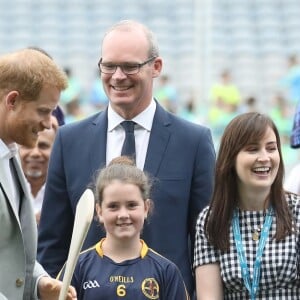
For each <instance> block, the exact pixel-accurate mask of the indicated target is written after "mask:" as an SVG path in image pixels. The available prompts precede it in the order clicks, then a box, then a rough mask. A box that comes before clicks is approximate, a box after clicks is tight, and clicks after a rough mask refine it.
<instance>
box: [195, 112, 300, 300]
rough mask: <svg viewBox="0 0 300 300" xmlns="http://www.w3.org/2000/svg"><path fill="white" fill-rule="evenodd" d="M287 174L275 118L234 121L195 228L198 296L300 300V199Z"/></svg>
mask: <svg viewBox="0 0 300 300" xmlns="http://www.w3.org/2000/svg"><path fill="white" fill-rule="evenodd" d="M283 176H284V166H283V160H282V155H281V149H280V138H279V133H278V130H277V128H276V126H275V124H274V123H273V121H272V120H271V119H270V118H269V117H267V116H266V115H262V114H259V113H246V114H242V115H239V116H237V117H236V118H234V119H233V120H232V121H231V122H230V123H229V125H228V126H227V127H226V129H225V131H224V134H223V137H222V140H221V144H220V148H219V152H218V159H217V164H216V176H215V189H214V193H213V196H212V200H211V203H210V205H209V207H208V208H206V209H204V210H203V211H202V212H201V213H200V215H199V218H198V221H197V226H196V232H197V233H196V244H195V252H194V255H195V259H194V266H195V273H196V285H197V297H198V299H201V300H205V299H208V300H212V299H215V300H223V299H231V300H235V299H237V300H240V299H243V300H244V299H245V300H246V299H251V300H254V299H256V300H258V299H260V300H262V299H264V300H271V299H272V300H275V299H277V300H281V299H285V300H286V299H299V295H300V273H299V262H300V249H299V247H300V237H299V230H300V196H299V195H296V194H292V193H289V192H286V191H284V189H283Z"/></svg>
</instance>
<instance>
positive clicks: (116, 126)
mask: <svg viewBox="0 0 300 300" xmlns="http://www.w3.org/2000/svg"><path fill="white" fill-rule="evenodd" d="M155 110H156V103H155V101H154V100H153V99H152V101H151V103H150V105H149V106H148V107H147V108H146V109H145V110H144V111H142V112H141V113H140V114H139V115H137V116H136V117H134V118H133V119H132V121H134V122H135V123H136V125H135V128H134V136H135V151H136V165H137V167H138V168H139V169H141V170H143V168H144V164H145V160H146V154H147V149H148V144H149V138H150V132H151V128H152V123H153V118H154V114H155ZM107 117H108V124H107V143H106V165H107V164H108V163H109V162H110V161H111V160H112V159H113V158H115V157H118V156H120V155H121V150H122V146H123V143H124V140H125V130H124V128H123V127H122V126H121V125H120V124H121V122H123V121H125V119H124V118H123V117H121V116H120V115H119V114H117V113H116V112H115V111H114V110H113V109H112V107H111V105H110V104H109V105H108V114H107Z"/></svg>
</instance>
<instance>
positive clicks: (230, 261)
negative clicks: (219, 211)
mask: <svg viewBox="0 0 300 300" xmlns="http://www.w3.org/2000/svg"><path fill="white" fill-rule="evenodd" d="M286 198H287V201H288V203H289V207H290V209H291V211H292V212H293V216H294V219H295V222H296V228H297V230H298V232H297V233H295V234H292V235H290V236H288V237H286V238H285V239H284V240H282V241H280V242H276V240H275V239H272V238H271V236H274V234H275V231H276V220H275V217H273V222H272V227H271V230H270V234H269V239H268V241H267V243H266V246H265V250H264V254H263V258H262V264H261V278H260V285H259V291H258V293H257V296H256V299H264V300H274V299H276V300H283V299H284V300H295V299H300V196H299V195H295V194H287V195H286ZM207 211H208V207H206V208H205V209H204V210H203V211H202V212H201V213H200V215H199V217H198V220H197V225H196V243H195V252H194V268H196V267H197V266H201V265H204V264H209V263H215V262H218V263H219V264H220V268H221V276H222V279H223V286H224V299H231V300H235V299H238V300H241V299H243V300H244V299H245V300H246V299H250V297H249V294H248V291H247V289H246V287H245V285H244V282H243V278H242V274H241V269H240V264H239V259H238V255H237V251H236V248H235V244H234V239H233V232H232V227H231V230H230V251H229V252H227V253H221V252H220V251H219V250H216V249H214V248H213V247H211V246H210V245H209V244H208V241H207V239H206V237H205V235H204V231H203V228H204V221H205V216H206V214H207ZM263 221H264V213H263V211H258V212H257V211H240V230H241V236H242V240H243V242H244V249H245V252H246V259H247V262H248V268H249V272H250V276H252V274H253V264H254V260H255V258H256V249H257V245H258V241H253V240H252V229H254V228H257V227H259V226H260V225H261V224H262V223H263Z"/></svg>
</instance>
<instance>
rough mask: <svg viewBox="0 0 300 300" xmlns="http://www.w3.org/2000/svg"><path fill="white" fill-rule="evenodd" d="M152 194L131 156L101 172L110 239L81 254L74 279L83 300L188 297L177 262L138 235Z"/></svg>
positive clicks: (101, 213)
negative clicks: (168, 258) (154, 248)
mask: <svg viewBox="0 0 300 300" xmlns="http://www.w3.org/2000/svg"><path fill="white" fill-rule="evenodd" d="M149 192H150V184H149V179H148V177H147V176H146V175H145V173H143V171H141V170H140V169H138V168H137V167H135V166H134V164H133V161H132V160H130V159H129V158H127V157H119V158H116V159H114V160H113V161H112V162H111V163H110V164H109V165H108V166H107V167H106V168H104V169H102V170H101V172H100V174H99V175H98V178H97V180H96V192H95V198H96V211H97V216H98V218H99V220H100V223H101V224H103V226H104V228H105V230H106V237H105V238H104V239H102V240H100V241H99V242H98V243H97V244H96V245H95V246H94V247H92V248H90V249H87V250H86V251H84V252H82V253H81V254H80V256H79V259H78V263H77V265H76V267H75V271H74V275H73V279H72V285H73V286H74V287H75V288H76V290H77V296H78V299H79V300H81V299H88V300H93V299H95V300H96V299H97V300H101V299H103V300H107V299H110V300H111V299H130V300H133V299H134V300H139V299H141V300H142V299H160V300H162V299H164V300H170V299H172V300H176V299H178V300H184V299H189V296H188V293H187V291H186V288H185V285H184V282H183V279H182V276H181V274H180V272H179V270H178V268H177V267H176V266H175V264H174V263H172V262H171V261H169V260H167V259H166V258H164V257H162V256H161V255H159V254H158V253H156V252H155V251H153V250H152V249H150V248H148V246H147V245H146V243H145V242H144V241H143V240H141V239H140V234H141V231H142V229H143V225H144V221H145V220H146V219H147V217H148V215H149V213H150V211H151V206H152V202H151V200H150V199H149ZM59 276H61V274H60V275H59Z"/></svg>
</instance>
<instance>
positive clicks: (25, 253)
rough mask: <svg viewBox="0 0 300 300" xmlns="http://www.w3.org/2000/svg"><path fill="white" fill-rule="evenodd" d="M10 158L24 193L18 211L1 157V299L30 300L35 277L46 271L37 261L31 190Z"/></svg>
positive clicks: (15, 163) (20, 170)
mask: <svg viewBox="0 0 300 300" xmlns="http://www.w3.org/2000/svg"><path fill="white" fill-rule="evenodd" d="M13 160H14V165H15V167H16V170H17V173H18V177H19V180H20V183H21V185H22V188H23V196H22V199H21V207H20V213H19V212H18V210H17V208H16V205H15V202H14V201H13V199H12V194H11V190H10V189H9V188H8V187H9V184H8V179H7V178H6V176H5V174H4V172H3V170H4V165H3V159H1V158H0V299H1V297H2V299H5V297H6V298H7V299H10V300H17V299H23V300H30V299H35V298H36V297H35V295H34V291H35V285H36V280H37V278H38V277H39V276H41V275H43V274H47V273H46V272H45V271H44V269H43V268H42V266H41V265H40V264H39V263H38V262H37V261H36V247H37V228H36V221H35V218H34V212H33V208H32V199H31V193H30V191H29V189H28V184H27V183H26V179H25V176H24V174H23V172H22V169H21V164H20V159H19V157H15V158H14V159H13Z"/></svg>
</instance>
